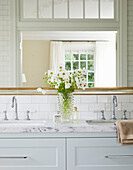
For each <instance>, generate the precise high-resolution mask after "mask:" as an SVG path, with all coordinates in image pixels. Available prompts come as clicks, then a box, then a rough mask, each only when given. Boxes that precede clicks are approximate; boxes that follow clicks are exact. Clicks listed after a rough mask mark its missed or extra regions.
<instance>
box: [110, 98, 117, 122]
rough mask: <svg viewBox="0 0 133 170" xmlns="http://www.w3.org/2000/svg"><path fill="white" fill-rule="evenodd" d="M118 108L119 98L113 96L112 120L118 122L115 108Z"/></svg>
mask: <svg viewBox="0 0 133 170" xmlns="http://www.w3.org/2000/svg"><path fill="white" fill-rule="evenodd" d="M117 106H118V103H117V97H116V96H113V110H112V118H111V120H116V116H115V107H117Z"/></svg>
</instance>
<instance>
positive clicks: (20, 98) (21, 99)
mask: <svg viewBox="0 0 133 170" xmlns="http://www.w3.org/2000/svg"><path fill="white" fill-rule="evenodd" d="M16 99H17V101H18V103H19V104H21V103H26V104H27V103H31V96H16Z"/></svg>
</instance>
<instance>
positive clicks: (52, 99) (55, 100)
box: [47, 95, 58, 103]
mask: <svg viewBox="0 0 133 170" xmlns="http://www.w3.org/2000/svg"><path fill="white" fill-rule="evenodd" d="M47 103H58V98H57V95H53V96H52V95H49V96H48V97H47Z"/></svg>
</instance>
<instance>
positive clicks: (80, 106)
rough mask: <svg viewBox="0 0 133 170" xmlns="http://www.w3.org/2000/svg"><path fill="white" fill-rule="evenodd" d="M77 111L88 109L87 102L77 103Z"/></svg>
mask: <svg viewBox="0 0 133 170" xmlns="http://www.w3.org/2000/svg"><path fill="white" fill-rule="evenodd" d="M77 109H78V111H80V112H81V111H82V112H86V111H88V105H87V104H78V105H77Z"/></svg>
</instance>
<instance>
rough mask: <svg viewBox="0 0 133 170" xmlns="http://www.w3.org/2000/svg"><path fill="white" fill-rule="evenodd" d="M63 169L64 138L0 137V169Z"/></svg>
mask: <svg viewBox="0 0 133 170" xmlns="http://www.w3.org/2000/svg"><path fill="white" fill-rule="evenodd" d="M9 167H10V168H12V167H13V170H16V169H22V170H24V169H26V170H31V169H33V170H34V169H38V170H42V169H43V170H64V169H65V141H64V139H6V140H5V139H0V169H1V168H2V170H4V169H8V168H9Z"/></svg>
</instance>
